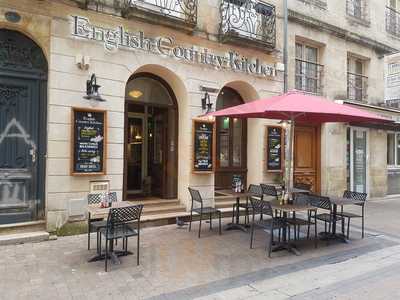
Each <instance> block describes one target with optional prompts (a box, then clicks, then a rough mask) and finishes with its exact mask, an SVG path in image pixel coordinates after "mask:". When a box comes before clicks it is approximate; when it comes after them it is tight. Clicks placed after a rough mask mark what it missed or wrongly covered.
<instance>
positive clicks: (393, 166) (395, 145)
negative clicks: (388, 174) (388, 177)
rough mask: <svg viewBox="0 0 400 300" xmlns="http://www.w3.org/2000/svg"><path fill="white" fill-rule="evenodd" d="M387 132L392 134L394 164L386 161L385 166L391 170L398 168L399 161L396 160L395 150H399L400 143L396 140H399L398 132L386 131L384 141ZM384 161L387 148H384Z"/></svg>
mask: <svg viewBox="0 0 400 300" xmlns="http://www.w3.org/2000/svg"><path fill="white" fill-rule="evenodd" d="M389 134H394V165H390V164H389V163H387V168H388V169H391V170H394V169H400V162H398V161H397V152H398V150H399V145H400V143H399V142H398V141H399V140H398V136H400V132H398V131H387V137H386V143H387V139H388V137H389ZM399 151H400V150H399ZM386 161H387V149H386Z"/></svg>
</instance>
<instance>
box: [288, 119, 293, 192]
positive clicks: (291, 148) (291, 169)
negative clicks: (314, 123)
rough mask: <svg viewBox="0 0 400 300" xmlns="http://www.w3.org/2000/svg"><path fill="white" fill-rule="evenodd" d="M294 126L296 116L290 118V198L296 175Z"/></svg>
mask: <svg viewBox="0 0 400 300" xmlns="http://www.w3.org/2000/svg"><path fill="white" fill-rule="evenodd" d="M294 127H295V122H294V118H293V117H292V118H291V119H290V131H289V145H288V148H289V151H288V160H287V162H288V168H287V169H288V172H287V175H286V176H287V181H286V182H287V185H286V194H287V195H289V198H290V196H291V192H292V190H293V181H294V179H293V177H294V172H293V156H294V155H293V152H294Z"/></svg>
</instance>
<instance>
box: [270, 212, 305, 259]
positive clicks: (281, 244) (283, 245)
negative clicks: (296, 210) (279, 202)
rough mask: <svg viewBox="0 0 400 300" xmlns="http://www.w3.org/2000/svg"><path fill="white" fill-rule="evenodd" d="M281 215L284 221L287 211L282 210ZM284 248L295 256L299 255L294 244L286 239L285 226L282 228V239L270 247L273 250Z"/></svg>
mask: <svg viewBox="0 0 400 300" xmlns="http://www.w3.org/2000/svg"><path fill="white" fill-rule="evenodd" d="M282 217H283V218H284V220H285V222H286V221H287V212H283V214H282ZM282 250H286V251H288V252H291V253H293V254H295V255H297V256H299V255H301V252H300V251H299V250H298V249H297V248H296V246H295V245H294V244H291V243H290V241H289V240H288V239H287V227H286V226H285V227H283V229H282V241H281V242H278V243H276V244H275V245H274V248H273V249H272V251H273V252H276V251H282Z"/></svg>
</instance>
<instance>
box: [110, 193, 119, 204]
mask: <svg viewBox="0 0 400 300" xmlns="http://www.w3.org/2000/svg"><path fill="white" fill-rule="evenodd" d="M108 198H109V201H111V202H117V201H118V198H117V192H110V193H108Z"/></svg>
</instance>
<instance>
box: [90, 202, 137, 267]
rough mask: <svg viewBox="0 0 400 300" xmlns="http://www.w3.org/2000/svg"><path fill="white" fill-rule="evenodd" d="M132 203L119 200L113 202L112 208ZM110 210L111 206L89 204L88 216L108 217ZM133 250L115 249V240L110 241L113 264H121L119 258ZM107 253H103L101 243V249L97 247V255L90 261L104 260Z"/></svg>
mask: <svg viewBox="0 0 400 300" xmlns="http://www.w3.org/2000/svg"><path fill="white" fill-rule="evenodd" d="M131 205H132V204H131V203H129V202H127V201H119V202H112V206H111V208H116V207H127V206H131ZM109 211H110V208H109V207H100V204H93V205H89V206H88V218H91V219H107V217H108V213H109ZM131 254H132V252H130V251H127V252H125V251H122V250H114V240H111V241H110V252H109V258H110V259H111V261H112V262H113V264H120V263H121V262H120V260H119V259H118V257H119V256H126V255H131ZM104 259H105V254H103V253H101V244H100V249H97V255H96V256H93V257H92V258H90V259H89V260H88V262H94V261H99V260H104Z"/></svg>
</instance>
